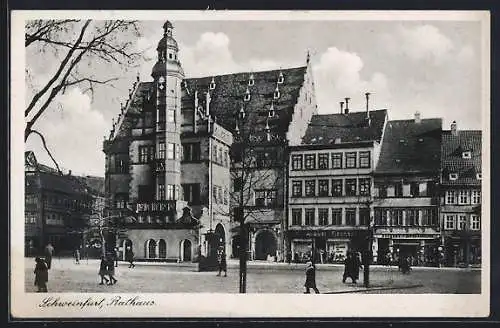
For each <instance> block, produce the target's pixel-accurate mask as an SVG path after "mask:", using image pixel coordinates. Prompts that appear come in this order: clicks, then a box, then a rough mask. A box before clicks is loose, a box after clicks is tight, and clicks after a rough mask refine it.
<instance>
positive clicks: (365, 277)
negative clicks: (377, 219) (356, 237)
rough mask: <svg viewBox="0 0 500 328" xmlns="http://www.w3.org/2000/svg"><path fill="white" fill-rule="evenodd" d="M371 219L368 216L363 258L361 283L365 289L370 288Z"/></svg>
mask: <svg viewBox="0 0 500 328" xmlns="http://www.w3.org/2000/svg"><path fill="white" fill-rule="evenodd" d="M373 224H374V222H373V217H372V216H370V221H369V222H368V229H367V247H366V248H367V249H366V251H365V256H363V262H364V263H363V283H364V286H365V287H366V288H368V287H370V262H371V260H372V257H373V256H372V247H373V245H372V244H373Z"/></svg>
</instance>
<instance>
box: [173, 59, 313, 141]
mask: <svg viewBox="0 0 500 328" xmlns="http://www.w3.org/2000/svg"><path fill="white" fill-rule="evenodd" d="M306 70H307V67H298V68H289V69H282V70H273V71H264V72H253V73H248V72H247V73H237V74H228V75H219V76H214V77H203V78H195V79H186V80H184V83H183V90H184V91H185V92H183V97H182V108H183V110H184V109H188V110H189V109H193V108H194V93H195V91H196V90H198V99H199V104H198V105H199V106H203V108H205V105H206V104H205V102H206V101H205V100H206V96H205V95H206V92H207V91H208V90H209V86H210V83H211V82H212V79H213V80H214V82H215V89H213V90H210V98H211V101H210V114H211V115H212V117H215V119H216V121H217V123H219V124H220V125H221V126H222V127H224V128H225V129H227V130H229V131H231V132H233V131H234V128H235V125H236V120H235V115H236V114H237V113H238V111H239V110H240V109H241V107H242V106H244V108H245V112H246V114H247V123H246V127H247V129H248V132H250V133H251V134H254V135H255V134H256V135H264V133H265V132H264V127H265V125H266V120H267V118H268V114H269V108H270V107H271V103H273V106H274V110H275V117H274V118H271V119H270V120H269V125H270V128H271V129H272V131H275V132H276V133H280V134H281V135H282V136H283V135H284V134H285V133H286V132H287V131H288V125H289V123H290V121H291V120H292V114H293V109H294V106H295V104H296V102H297V98H298V95H299V91H300V89H301V87H302V85H303V83H304V75H305V73H306ZM280 72H281V73H282V74H283V83H280V84H277V82H278V78H279V75H280ZM251 74H252V75H253V80H254V84H253V85H251V86H249V85H248V82H249V78H250V75H251ZM276 86H278V90H279V93H280V97H279V99H277V100H275V99H273V97H274V91H275V89H276ZM247 88H248V90H249V92H250V101H248V102H244V101H243V100H244V96H245V92H246V90H247ZM186 90H188V92H186ZM248 132H247V133H248Z"/></svg>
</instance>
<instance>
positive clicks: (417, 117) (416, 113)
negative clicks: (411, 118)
mask: <svg viewBox="0 0 500 328" xmlns="http://www.w3.org/2000/svg"><path fill="white" fill-rule="evenodd" d="M420 122H422V120H421V119H420V112H419V111H417V112H415V123H417V124H420Z"/></svg>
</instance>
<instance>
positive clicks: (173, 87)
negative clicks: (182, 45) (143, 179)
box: [151, 21, 184, 220]
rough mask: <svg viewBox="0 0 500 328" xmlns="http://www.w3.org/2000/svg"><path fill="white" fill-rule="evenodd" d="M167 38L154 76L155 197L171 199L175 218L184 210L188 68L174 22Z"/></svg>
mask: <svg viewBox="0 0 500 328" xmlns="http://www.w3.org/2000/svg"><path fill="white" fill-rule="evenodd" d="M163 29H164V34H163V38H162V39H161V40H160V42H159V43H158V47H157V52H158V60H157V62H156V64H155V65H154V67H153V70H152V72H151V76H152V77H153V79H154V94H155V97H156V102H155V107H156V141H155V146H156V158H157V163H156V164H157V165H156V170H155V171H156V182H155V183H156V186H155V199H156V200H168V201H169V202H168V203H169V204H171V205H172V206H173V208H172V209H173V211H172V214H173V215H172V217H169V218H167V220H174V219H175V213H176V212H179V211H180V210H182V209H181V208H180V207H181V204H179V202H178V201H179V200H180V199H182V197H181V147H182V145H181V137H180V136H181V123H182V120H181V82H182V80H183V79H184V71H183V69H182V67H181V64H180V62H179V59H178V56H177V55H178V51H179V48H178V46H177V41H175V39H174V37H173V34H172V32H173V25H172V23H171V22H170V21H167V22H166V23H165V24H164V25H163Z"/></svg>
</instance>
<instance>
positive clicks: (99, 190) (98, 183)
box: [76, 175, 104, 196]
mask: <svg viewBox="0 0 500 328" xmlns="http://www.w3.org/2000/svg"><path fill="white" fill-rule="evenodd" d="M76 178H77V179H78V180H80V181H81V183H82V184H84V185H85V186H86V187H87V189H88V191H89V192H90V193H92V194H93V195H97V196H103V195H104V178H103V177H95V176H90V175H87V176H84V177H76Z"/></svg>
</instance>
